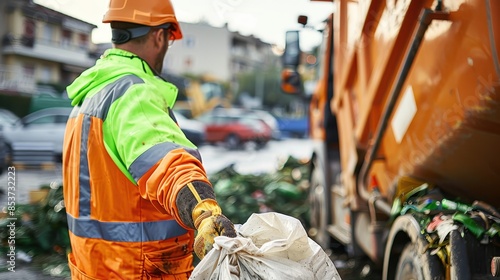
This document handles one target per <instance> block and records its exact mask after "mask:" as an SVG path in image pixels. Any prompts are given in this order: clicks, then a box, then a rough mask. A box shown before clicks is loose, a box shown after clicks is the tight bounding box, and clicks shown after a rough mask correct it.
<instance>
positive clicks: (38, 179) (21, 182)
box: [0, 139, 381, 280]
mask: <svg viewBox="0 0 500 280" xmlns="http://www.w3.org/2000/svg"><path fill="white" fill-rule="evenodd" d="M311 150H312V142H311V141H310V140H307V139H288V140H284V141H272V142H270V143H269V144H268V145H267V146H266V147H264V148H263V149H260V150H254V149H253V148H252V147H247V148H246V149H245V150H241V151H227V150H226V149H224V148H223V147H218V146H202V147H200V153H201V155H202V157H203V163H204V166H205V168H206V170H207V173H208V174H211V173H215V172H217V171H219V170H220V169H222V168H224V167H226V166H228V165H229V164H234V167H235V169H236V170H237V171H238V172H240V173H254V174H255V173H262V172H271V171H272V170H275V169H277V168H278V166H279V164H278V162H279V161H280V160H285V159H286V158H287V157H288V156H290V155H291V156H294V157H296V158H307V156H308V155H310V152H311ZM11 177H14V179H15V180H14V182H15V198H16V204H25V203H29V202H30V192H31V191H36V190H38V189H39V188H40V186H42V185H49V184H50V183H52V182H56V183H59V182H61V181H62V169H61V165H60V164H54V165H48V166H47V165H45V166H38V167H31V168H27V167H20V166H19V167H16V169H15V174H7V173H5V172H4V173H3V174H2V175H0V192H1V194H0V209H5V207H6V206H7V202H8V196H7V186H8V185H10V186H12V184H8V182H12V181H13V179H12V178H11ZM327 253H329V254H330V253H331V252H330V251H328V252H327ZM6 257H7V256H1V255H0V268H5V263H6V261H7V259H6ZM331 258H332V260H333V261H334V263H335V266H336V267H337V270H338V272H339V273H340V275H341V277H342V279H344V280H353V279H368V280H379V279H381V278H380V275H379V272H378V271H376V270H375V269H374V268H373V265H372V264H371V263H370V262H369V261H367V260H364V259H363V260H353V259H349V258H348V257H347V256H346V255H345V253H343V252H341V251H339V252H333V253H332V254H331ZM20 259H21V258H18V260H16V269H15V272H10V271H0V280H4V279H5V280H17V279H20V280H21V279H22V280H49V279H56V280H67V279H69V278H67V277H55V276H50V275H47V273H46V272H47V270H45V271H44V273H42V269H41V267H40V264H39V263H37V264H35V263H33V262H25V261H22V260H20ZM58 269H59V268H57V267H56V268H53V269H52V272H53V273H55V274H56V275H57V273H58V271H57V270H58Z"/></svg>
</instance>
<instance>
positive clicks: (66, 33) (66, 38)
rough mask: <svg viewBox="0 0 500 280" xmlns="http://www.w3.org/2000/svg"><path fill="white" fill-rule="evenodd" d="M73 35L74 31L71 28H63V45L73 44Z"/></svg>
mask: <svg viewBox="0 0 500 280" xmlns="http://www.w3.org/2000/svg"><path fill="white" fill-rule="evenodd" d="M71 35H73V34H72V32H71V30H68V29H63V31H62V40H61V43H62V45H63V46H66V47H67V46H70V45H71Z"/></svg>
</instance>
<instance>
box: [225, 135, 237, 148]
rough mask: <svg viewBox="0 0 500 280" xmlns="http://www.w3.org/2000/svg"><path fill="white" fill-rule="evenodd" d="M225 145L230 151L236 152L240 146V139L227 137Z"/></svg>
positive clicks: (233, 136)
mask: <svg viewBox="0 0 500 280" xmlns="http://www.w3.org/2000/svg"><path fill="white" fill-rule="evenodd" d="M225 144H226V148H228V149H229V150H236V149H237V148H238V147H239V145H240V138H239V137H238V135H234V134H229V135H228V136H227V137H226V141H225Z"/></svg>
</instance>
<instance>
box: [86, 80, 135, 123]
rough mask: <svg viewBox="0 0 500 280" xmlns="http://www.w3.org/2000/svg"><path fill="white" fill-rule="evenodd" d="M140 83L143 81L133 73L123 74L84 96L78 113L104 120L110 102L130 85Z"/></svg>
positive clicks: (123, 92) (120, 95)
mask: <svg viewBox="0 0 500 280" xmlns="http://www.w3.org/2000/svg"><path fill="white" fill-rule="evenodd" d="M140 83H144V81H143V80H142V79H141V78H139V77H137V76H135V75H127V76H124V77H123V78H120V79H118V80H116V81H115V82H113V83H111V84H109V85H107V86H105V87H104V88H103V89H101V90H100V91H99V92H98V93H96V94H95V95H94V96H92V97H90V98H86V99H85V101H84V102H83V104H82V108H81V110H80V113H84V114H87V115H90V116H94V117H98V118H100V119H102V120H103V121H104V120H106V117H107V116H108V111H109V108H110V107H111V104H113V102H115V101H116V100H117V99H118V98H120V97H122V96H123V95H124V94H125V93H126V92H127V90H128V89H129V88H130V87H131V86H132V85H134V84H140Z"/></svg>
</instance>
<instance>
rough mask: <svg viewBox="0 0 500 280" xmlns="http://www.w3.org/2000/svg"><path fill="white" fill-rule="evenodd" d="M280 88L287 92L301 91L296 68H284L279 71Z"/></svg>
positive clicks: (297, 92) (295, 92)
mask: <svg viewBox="0 0 500 280" xmlns="http://www.w3.org/2000/svg"><path fill="white" fill-rule="evenodd" d="M281 90H283V92H285V93H288V94H299V93H301V92H302V83H301V80H300V74H299V73H298V72H297V71H296V70H293V69H289V68H286V69H283V70H282V71H281Z"/></svg>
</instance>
